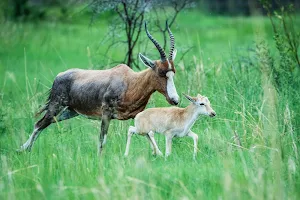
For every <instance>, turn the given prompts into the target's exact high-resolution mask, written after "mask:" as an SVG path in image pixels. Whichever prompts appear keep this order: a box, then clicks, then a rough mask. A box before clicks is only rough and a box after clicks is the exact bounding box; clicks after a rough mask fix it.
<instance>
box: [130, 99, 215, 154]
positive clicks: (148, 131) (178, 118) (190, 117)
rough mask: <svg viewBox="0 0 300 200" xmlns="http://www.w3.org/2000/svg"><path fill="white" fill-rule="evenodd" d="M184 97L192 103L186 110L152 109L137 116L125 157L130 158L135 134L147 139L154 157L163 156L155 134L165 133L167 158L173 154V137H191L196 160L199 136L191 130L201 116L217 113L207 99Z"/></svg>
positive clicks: (212, 115)
mask: <svg viewBox="0 0 300 200" xmlns="http://www.w3.org/2000/svg"><path fill="white" fill-rule="evenodd" d="M183 95H184V96H185V97H186V98H187V99H188V100H189V101H190V102H191V104H190V105H189V106H187V107H186V108H178V107H168V108H150V109H147V110H145V111H143V112H140V113H139V114H137V115H136V117H135V121H134V124H135V127H133V126H130V127H129V130H128V138H127V144H126V150H125V156H128V152H129V146H130V140H131V136H132V135H133V134H135V133H137V134H139V135H143V136H146V137H147V139H148V140H149V142H150V145H151V148H152V150H153V154H154V155H156V154H158V155H162V153H161V151H160V150H159V148H158V146H157V144H156V142H155V139H154V133H155V132H158V133H163V134H164V135H165V137H166V156H169V155H170V154H171V147H172V138H173V137H184V136H189V137H191V138H193V140H194V154H193V158H194V159H195V157H196V153H197V143H198V135H197V134H195V133H194V132H193V131H191V128H192V126H193V125H194V123H195V121H196V119H197V118H198V117H199V115H208V116H210V117H214V116H216V112H215V111H214V110H213V109H212V107H211V106H210V102H209V100H208V98H207V97H205V96H201V95H200V94H198V96H197V97H190V96H188V95H185V94H183Z"/></svg>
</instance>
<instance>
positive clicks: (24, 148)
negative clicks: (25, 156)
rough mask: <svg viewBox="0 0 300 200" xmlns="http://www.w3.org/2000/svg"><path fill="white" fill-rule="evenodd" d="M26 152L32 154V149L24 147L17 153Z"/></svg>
mask: <svg viewBox="0 0 300 200" xmlns="http://www.w3.org/2000/svg"><path fill="white" fill-rule="evenodd" d="M25 151H28V152H30V148H26V147H24V146H23V145H22V146H21V147H20V148H19V149H17V150H16V152H17V153H23V152H25Z"/></svg>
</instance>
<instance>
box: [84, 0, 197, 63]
mask: <svg viewBox="0 0 300 200" xmlns="http://www.w3.org/2000/svg"><path fill="white" fill-rule="evenodd" d="M191 5H193V1H192V0H182V1H175V0H166V1H159V0H94V1H93V2H92V3H91V4H90V6H91V8H92V10H93V13H94V14H99V13H103V12H105V11H112V12H113V13H115V14H116V17H115V18H113V20H112V21H111V23H110V24H111V25H110V26H111V27H110V30H109V34H108V35H107V38H105V39H104V40H103V41H107V40H110V45H109V47H108V49H107V51H106V53H107V52H108V51H109V50H110V49H111V48H112V47H115V46H116V45H117V44H120V43H125V44H126V46H127V51H126V54H125V56H124V60H123V62H124V63H125V64H127V65H128V66H130V67H131V68H132V67H133V66H135V67H137V68H139V67H138V65H137V62H136V59H134V57H135V55H134V49H135V47H136V46H137V43H138V40H139V38H140V34H141V31H142V29H143V24H144V22H145V18H147V19H149V20H150V18H152V19H151V21H154V22H155V26H156V27H157V29H158V31H160V32H162V33H163V37H164V43H163V45H162V46H163V48H164V49H165V48H166V42H167V28H165V27H164V26H163V25H161V23H160V21H161V16H160V15H159V13H163V17H164V18H166V19H169V26H170V27H171V26H172V25H173V24H174V23H175V20H176V18H177V16H178V13H180V12H181V11H182V10H183V9H185V8H187V7H189V6H191ZM150 10H153V13H154V14H153V13H152V14H150V13H149V11H150ZM146 13H149V15H148V17H146ZM94 16H95V15H94ZM149 16H151V17H149ZM93 19H94V18H93ZM166 19H164V20H166ZM120 31H125V33H126V40H125V41H122V40H121V39H120V38H119V37H118V33H120Z"/></svg>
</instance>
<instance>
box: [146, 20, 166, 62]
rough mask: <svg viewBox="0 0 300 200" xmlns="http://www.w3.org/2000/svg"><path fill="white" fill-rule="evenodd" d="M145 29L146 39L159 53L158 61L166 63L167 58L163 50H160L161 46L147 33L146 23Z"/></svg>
mask: <svg viewBox="0 0 300 200" xmlns="http://www.w3.org/2000/svg"><path fill="white" fill-rule="evenodd" d="M145 29H146V33H147V36H148V38H149V39H150V40H151V41H152V42H153V44H154V45H155V47H156V48H157V50H158V51H159V54H160V60H161V61H163V62H164V61H166V60H167V57H166V54H165V52H164V50H163V49H162V48H161V46H160V45H159V44H158V42H157V41H156V40H155V39H154V38H153V37H152V35H151V34H150V33H149V31H148V29H147V23H146V22H145Z"/></svg>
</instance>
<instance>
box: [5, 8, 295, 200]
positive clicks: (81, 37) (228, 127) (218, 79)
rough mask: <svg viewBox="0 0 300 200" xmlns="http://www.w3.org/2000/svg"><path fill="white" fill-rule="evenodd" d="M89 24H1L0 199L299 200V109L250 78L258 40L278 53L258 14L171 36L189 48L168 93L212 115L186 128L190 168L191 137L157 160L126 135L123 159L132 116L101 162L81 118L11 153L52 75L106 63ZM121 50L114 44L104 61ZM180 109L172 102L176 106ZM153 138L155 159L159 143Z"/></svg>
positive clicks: (99, 32) (206, 19) (260, 78)
mask: <svg viewBox="0 0 300 200" xmlns="http://www.w3.org/2000/svg"><path fill="white" fill-rule="evenodd" d="M88 23H89V19H88V18H86V20H81V21H80V23H76V20H74V21H71V22H69V23H58V22H56V23H54V22H43V23H13V22H6V23H3V24H1V30H0V34H1V40H0V157H1V158H0V159H1V162H0V163H1V164H0V199H299V198H300V192H299V191H300V190H299V188H300V173H299V153H300V152H299V146H298V144H299V126H298V127H297V125H299V114H298V113H299V106H297V105H293V106H291V105H289V104H288V103H287V101H285V99H284V98H282V97H281V96H280V95H277V94H276V93H274V90H273V89H272V85H270V81H268V80H267V79H266V78H265V76H264V75H263V74H262V73H261V72H260V71H259V67H258V64H257V62H256V58H255V54H254V52H253V49H254V48H255V42H256V41H257V38H259V37H263V39H264V40H265V41H267V42H268V44H269V45H270V48H271V50H272V54H274V55H276V54H275V52H276V51H275V49H274V44H273V41H272V30H271V26H270V23H269V21H268V19H267V18H263V17H250V18H243V17H237V18H230V17H211V16H204V15H202V14H200V13H197V12H191V11H188V12H186V13H183V14H181V15H179V18H178V21H177V23H178V25H179V29H176V30H174V31H173V32H174V35H175V37H176V44H177V47H178V49H182V48H184V47H186V46H194V48H193V49H192V50H191V51H190V52H189V53H188V54H187V56H185V58H184V59H183V60H182V61H179V60H177V73H176V78H175V83H176V86H177V90H178V92H180V93H181V92H185V93H189V94H191V95H196V94H197V93H201V94H204V95H206V96H208V97H209V99H210V101H211V103H212V107H213V108H214V110H215V111H216V112H217V117H216V118H213V119H211V118H205V117H203V118H200V119H199V120H198V121H197V122H196V124H195V125H194V127H193V128H192V130H193V131H194V132H196V133H197V134H198V135H199V154H198V156H197V159H196V161H193V159H192V151H193V142H192V140H191V139H189V138H179V139H178V138H176V139H174V140H173V152H172V155H171V156H170V157H169V158H168V159H164V158H160V157H158V158H157V157H153V156H152V155H151V150H150V146H149V144H148V141H147V140H146V138H143V137H139V136H134V137H133V138H132V145H131V149H130V153H129V158H124V157H123V153H124V151H125V144H126V137H127V129H128V127H129V125H132V123H133V121H132V120H128V121H113V122H112V124H111V126H110V129H109V136H108V142H107V145H106V146H105V149H104V152H103V155H102V156H101V157H100V158H99V157H98V156H97V143H98V142H97V141H98V135H99V127H100V122H98V121H92V120H88V119H85V118H83V117H77V118H74V119H71V120H68V121H64V122H61V123H58V124H53V125H51V126H50V127H49V128H47V129H46V130H45V131H43V133H42V134H41V135H40V137H39V139H38V140H37V142H36V143H35V146H34V147H33V150H32V152H31V153H24V154H17V153H16V152H15V150H16V149H17V148H18V147H19V146H20V145H21V144H22V143H23V142H25V141H26V140H27V138H28V136H29V134H30V133H31V131H32V128H33V124H34V122H35V121H36V120H37V119H34V113H35V112H36V111H37V110H38V108H39V106H40V105H42V104H43V102H44V101H45V99H46V92H47V90H48V89H49V88H50V87H51V84H52V81H53V80H54V78H55V76H56V74H57V73H59V72H61V71H64V70H66V69H68V68H73V67H77V68H91V67H94V68H97V69H99V68H103V66H106V65H107V64H109V62H110V60H106V62H105V63H104V62H103V61H101V62H100V61H99V57H100V56H99V55H100V53H102V52H104V50H105V46H99V43H100V41H101V39H102V38H103V36H104V35H105V34H106V31H107V23H106V21H100V22H98V23H97V24H96V25H94V26H92V27H89V26H88ZM297 23H298V24H299V20H298V21H297ZM298 27H300V26H298ZM155 36H156V37H157V38H160V37H159V36H158V34H155ZM143 37H145V35H143ZM87 47H88V49H89V51H90V56H88V50H87ZM151 48H152V47H151ZM251 49H252V50H251ZM151 50H153V52H154V48H152V49H150V50H148V51H151ZM148 51H147V52H148ZM149 54H151V53H150V52H149ZM122 55H123V52H122V49H121V48H116V49H114V50H113V51H112V52H111V54H110V57H112V58H117V59H119V58H122ZM154 55H157V54H154ZM177 56H178V58H180V57H181V52H180V51H179V52H178V53H177ZM251 63H254V64H251ZM91 64H92V66H91ZM141 67H142V65H141ZM298 91H299V90H298ZM297 96H299V93H297V94H295V98H296V97H297ZM187 104H188V101H187V100H185V99H184V98H183V97H181V103H180V106H181V107H183V106H186V105H187ZM158 106H169V105H168V104H167V102H166V101H165V100H164V97H162V95H160V94H158V93H156V94H154V95H153V96H152V98H151V100H150V102H149V104H148V107H158ZM280 108H284V109H280ZM287 109H289V110H290V113H291V114H290V117H289V115H288V114H287ZM293 117H294V118H293ZM295 117H298V118H295ZM291 118H293V120H292V119H291ZM285 127H291V128H292V129H291V130H292V131H289V129H286V128H285ZM235 131H236V133H237V134H238V135H239V138H240V140H241V144H242V148H239V147H238V146H237V142H236V140H235V138H234V132H235ZM292 134H293V137H292ZM155 137H156V138H157V141H158V145H159V147H160V149H161V150H162V151H163V152H164V149H165V141H164V137H162V136H161V135H156V136H155ZM293 142H295V144H296V147H297V148H298V149H296V150H295V148H293ZM297 154H298V157H297Z"/></svg>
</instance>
